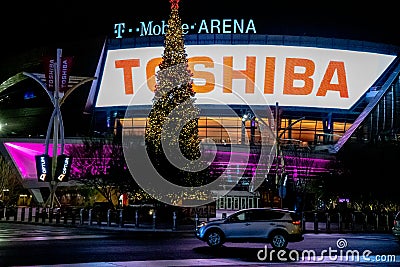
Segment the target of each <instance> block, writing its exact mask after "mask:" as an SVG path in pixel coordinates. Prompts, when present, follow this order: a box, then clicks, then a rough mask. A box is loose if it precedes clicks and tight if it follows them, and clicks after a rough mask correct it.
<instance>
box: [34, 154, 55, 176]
mask: <svg viewBox="0 0 400 267" xmlns="http://www.w3.org/2000/svg"><path fill="white" fill-rule="evenodd" d="M35 161H36V171H37V176H38V181H39V182H50V181H51V158H50V157H49V155H36V156H35Z"/></svg>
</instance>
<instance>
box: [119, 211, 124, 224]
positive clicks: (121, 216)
mask: <svg viewBox="0 0 400 267" xmlns="http://www.w3.org/2000/svg"><path fill="white" fill-rule="evenodd" d="M119 227H124V210H123V209H120V210H119Z"/></svg>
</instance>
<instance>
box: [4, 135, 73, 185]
mask: <svg viewBox="0 0 400 267" xmlns="http://www.w3.org/2000/svg"><path fill="white" fill-rule="evenodd" d="M4 146H5V147H6V149H7V152H8V154H9V155H10V156H11V158H12V159H13V161H14V163H15V166H17V168H18V171H19V172H20V174H21V177H22V178H23V179H35V180H36V179H37V174H36V165H35V156H36V155H41V154H43V153H44V152H45V150H46V147H45V144H44V143H24V142H12V143H11V142H7V143H4ZM66 146H68V145H66ZM60 150H61V149H60V148H58V154H60ZM65 150H67V149H66V148H65ZM52 153H53V145H52V144H50V145H49V154H50V156H51V155H52Z"/></svg>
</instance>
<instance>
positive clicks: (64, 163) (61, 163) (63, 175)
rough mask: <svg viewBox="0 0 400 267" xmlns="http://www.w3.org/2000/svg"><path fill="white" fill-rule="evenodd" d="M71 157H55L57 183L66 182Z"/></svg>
mask: <svg viewBox="0 0 400 267" xmlns="http://www.w3.org/2000/svg"><path fill="white" fill-rule="evenodd" d="M71 163H72V157H70V156H67V155H60V156H58V157H57V167H56V172H55V177H56V181H57V182H67V181H68V178H69V173H70V171H71Z"/></svg>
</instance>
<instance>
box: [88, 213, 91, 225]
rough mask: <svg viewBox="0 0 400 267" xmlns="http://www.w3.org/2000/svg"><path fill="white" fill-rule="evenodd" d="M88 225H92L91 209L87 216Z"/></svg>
mask: <svg viewBox="0 0 400 267" xmlns="http://www.w3.org/2000/svg"><path fill="white" fill-rule="evenodd" d="M88 217H89V218H88V224H89V225H92V209H89V214H88Z"/></svg>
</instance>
